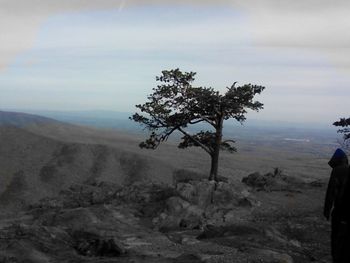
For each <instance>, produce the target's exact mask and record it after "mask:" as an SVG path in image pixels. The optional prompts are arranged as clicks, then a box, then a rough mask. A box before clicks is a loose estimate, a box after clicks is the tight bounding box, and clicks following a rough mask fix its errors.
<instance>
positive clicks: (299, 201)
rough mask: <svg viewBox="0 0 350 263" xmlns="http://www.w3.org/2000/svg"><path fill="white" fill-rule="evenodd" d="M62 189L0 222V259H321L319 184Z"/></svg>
mask: <svg viewBox="0 0 350 263" xmlns="http://www.w3.org/2000/svg"><path fill="white" fill-rule="evenodd" d="M195 177H196V176H194V175H191V176H187V177H186V176H182V177H181V176H179V177H178V178H177V180H176V182H175V184H174V186H168V185H165V184H164V185H162V184H160V185H157V184H151V183H135V184H130V185H129V186H127V187H120V186H118V185H114V184H112V183H106V182H94V181H90V182H87V183H86V184H80V185H72V186H71V187H70V188H69V189H68V190H64V191H62V192H61V193H60V194H59V195H58V196H57V197H55V198H46V199H43V200H41V201H40V202H38V203H36V204H34V205H31V206H30V207H27V208H26V210H25V211H17V212H16V213H15V214H14V213H12V214H6V213H3V214H2V215H1V218H0V262H26V263H30V262H104V263H107V262H238V263H240V262H242V263H243V262H244V263H258V262H259V263H262V262H266V263H278V262H280V263H290V262H296V263H304V262H330V256H329V254H330V251H329V234H330V233H329V232H330V226H329V223H328V222H327V221H325V220H324V219H323V218H322V203H323V198H324V193H325V182H323V181H302V180H300V179H297V178H293V177H289V176H286V175H284V174H283V173H282V172H281V171H280V170H278V169H276V170H275V171H273V172H272V173H268V174H264V175H262V174H259V173H255V174H251V175H249V176H247V177H245V178H244V179H243V183H242V184H236V183H235V184H233V183H231V182H228V180H225V179H224V178H221V182H219V183H214V182H208V181H206V180H200V177H198V178H195Z"/></svg>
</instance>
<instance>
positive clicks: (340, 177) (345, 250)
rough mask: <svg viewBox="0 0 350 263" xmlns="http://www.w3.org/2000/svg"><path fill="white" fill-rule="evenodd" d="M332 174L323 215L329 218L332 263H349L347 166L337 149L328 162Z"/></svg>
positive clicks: (348, 186) (348, 185)
mask: <svg viewBox="0 0 350 263" xmlns="http://www.w3.org/2000/svg"><path fill="white" fill-rule="evenodd" d="M328 164H329V166H331V167H332V168H333V169H332V173H331V177H330V179H329V183H328V188H327V194H326V199H325V204H324V211H323V214H324V216H325V217H326V218H327V220H329V218H330V217H331V221H332V222H331V225H332V234H331V250H332V258H333V262H334V263H350V229H348V228H349V226H350V216H349V211H350V209H349V208H348V206H349V205H350V203H349V202H347V200H348V199H349V197H350V193H349V192H350V179H348V178H349V165H348V158H347V156H346V154H345V153H344V152H343V151H342V150H341V149H337V150H336V151H335V153H334V154H333V156H332V158H331V160H330V161H329V162H328Z"/></svg>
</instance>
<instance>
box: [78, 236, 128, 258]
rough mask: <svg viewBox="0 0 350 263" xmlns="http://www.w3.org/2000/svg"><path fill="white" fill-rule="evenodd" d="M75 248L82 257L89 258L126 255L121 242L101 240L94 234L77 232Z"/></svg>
mask: <svg viewBox="0 0 350 263" xmlns="http://www.w3.org/2000/svg"><path fill="white" fill-rule="evenodd" d="M72 237H73V239H74V240H75V244H74V248H75V249H76V250H77V252H78V253H79V254H80V255H83V256H89V257H118V256H120V255H123V254H125V253H126V250H125V248H124V247H123V246H122V245H121V243H120V242H118V241H116V239H113V238H109V239H108V238H107V239H106V238H101V237H99V236H98V235H96V234H94V233H89V232H84V231H75V232H74V233H73V234H72Z"/></svg>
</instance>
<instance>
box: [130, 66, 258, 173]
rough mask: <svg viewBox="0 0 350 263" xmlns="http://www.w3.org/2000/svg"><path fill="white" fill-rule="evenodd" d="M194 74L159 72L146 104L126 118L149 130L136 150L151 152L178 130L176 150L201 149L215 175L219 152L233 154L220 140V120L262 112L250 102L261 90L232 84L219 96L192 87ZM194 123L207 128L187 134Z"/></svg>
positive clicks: (230, 145)
mask: <svg viewBox="0 0 350 263" xmlns="http://www.w3.org/2000/svg"><path fill="white" fill-rule="evenodd" d="M195 75H196V73H195V72H181V71H180V70H179V69H174V70H164V71H162V75H161V76H159V77H157V78H156V80H157V81H158V82H159V83H160V84H159V85H157V87H156V88H154V89H153V93H152V94H150V95H149V96H148V97H147V99H148V101H147V102H146V103H144V104H139V105H136V107H137V108H138V109H139V110H140V113H135V114H134V115H133V116H132V117H130V119H131V120H134V121H135V122H138V123H140V124H142V125H143V126H144V127H145V128H146V129H148V130H149V131H150V136H149V138H148V139H146V140H145V141H144V142H142V143H141V144H140V147H142V148H148V149H155V148H157V147H158V145H159V144H160V143H161V142H163V141H166V140H167V139H168V138H169V136H170V135H171V134H173V133H174V132H175V131H178V132H180V133H182V135H183V137H182V138H181V142H180V143H179V148H187V147H193V146H196V147H201V148H202V149H203V150H205V151H206V152H207V153H208V154H209V155H210V156H211V158H212V164H213V163H215V164H216V165H214V166H213V167H212V169H213V170H215V171H214V174H215V176H216V172H217V162H218V156H219V151H220V150H227V151H229V152H234V151H236V149H235V147H234V146H233V143H234V141H233V140H223V139H222V131H223V123H224V121H225V120H228V119H235V120H236V121H238V122H240V123H241V124H242V123H243V122H244V121H245V120H246V117H245V115H246V113H247V110H248V109H251V110H254V111H259V110H260V109H262V108H263V104H262V103H260V102H259V101H254V100H253V99H254V96H255V95H256V94H260V93H261V92H262V91H263V90H264V87H263V86H258V85H252V84H245V85H243V86H237V87H236V85H235V84H236V82H235V83H234V84H233V85H232V86H231V87H228V88H227V91H226V92H225V93H224V94H220V93H219V92H218V91H216V90H214V89H213V88H210V87H209V88H207V87H194V86H192V82H193V81H194V77H195ZM198 123H206V124H207V125H209V127H211V128H210V129H209V130H207V131H203V130H202V131H200V132H198V133H195V134H190V133H189V132H188V127H189V126H190V125H195V124H198ZM215 176H214V177H215Z"/></svg>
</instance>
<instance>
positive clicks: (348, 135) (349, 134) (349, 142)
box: [333, 118, 350, 147]
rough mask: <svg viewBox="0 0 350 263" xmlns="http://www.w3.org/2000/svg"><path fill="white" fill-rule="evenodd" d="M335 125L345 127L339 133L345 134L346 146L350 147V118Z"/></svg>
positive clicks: (343, 119)
mask: <svg viewBox="0 0 350 263" xmlns="http://www.w3.org/2000/svg"><path fill="white" fill-rule="evenodd" d="M333 125H334V126H337V127H343V128H342V129H339V130H338V133H342V134H343V139H344V146H345V147H350V118H347V119H345V118H341V119H340V120H339V121H336V122H334V123H333Z"/></svg>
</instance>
